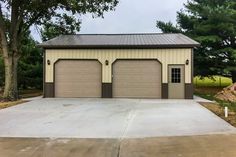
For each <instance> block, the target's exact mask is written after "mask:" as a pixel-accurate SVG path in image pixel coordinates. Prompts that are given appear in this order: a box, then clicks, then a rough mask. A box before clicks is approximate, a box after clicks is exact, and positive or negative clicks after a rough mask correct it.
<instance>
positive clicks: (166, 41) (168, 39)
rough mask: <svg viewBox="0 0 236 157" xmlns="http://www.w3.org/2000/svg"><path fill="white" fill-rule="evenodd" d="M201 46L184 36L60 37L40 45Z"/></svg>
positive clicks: (54, 46) (93, 35)
mask: <svg viewBox="0 0 236 157" xmlns="http://www.w3.org/2000/svg"><path fill="white" fill-rule="evenodd" d="M199 45H200V44H199V43H198V42H196V41H194V40H192V39H190V38H189V37H187V36H185V35H183V34H164V33H159V34H158V33H155V34H77V35H60V36H58V37H56V38H54V39H51V40H49V41H46V42H43V43H42V44H39V46H40V47H43V48H169V47H172V48H178V47H181V48H192V47H196V46H199Z"/></svg>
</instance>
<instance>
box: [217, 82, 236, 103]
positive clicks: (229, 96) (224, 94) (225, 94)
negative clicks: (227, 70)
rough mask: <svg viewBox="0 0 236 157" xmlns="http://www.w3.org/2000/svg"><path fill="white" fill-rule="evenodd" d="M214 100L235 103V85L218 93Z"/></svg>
mask: <svg viewBox="0 0 236 157" xmlns="http://www.w3.org/2000/svg"><path fill="white" fill-rule="evenodd" d="M215 98H216V99H219V100H222V101H229V102H236V83H235V84H233V85H230V86H228V87H226V88H224V89H223V90H222V91H220V92H218V93H217V94H216V95H215Z"/></svg>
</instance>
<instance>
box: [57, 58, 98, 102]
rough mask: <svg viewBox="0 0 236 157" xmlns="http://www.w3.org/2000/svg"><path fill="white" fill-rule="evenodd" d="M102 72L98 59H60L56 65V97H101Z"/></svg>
mask: <svg viewBox="0 0 236 157" xmlns="http://www.w3.org/2000/svg"><path fill="white" fill-rule="evenodd" d="M101 73H102V71H101V64H100V63H99V62H98V61H92V60H91V61H90V60H60V61H58V62H57V63H56V65H55V97H67V98H68V97H69V98H78V97H101V82H102V80H101V79H102V78H101V77H102V76H101V75H102V74H101Z"/></svg>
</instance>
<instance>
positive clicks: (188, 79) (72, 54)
mask: <svg viewBox="0 0 236 157" xmlns="http://www.w3.org/2000/svg"><path fill="white" fill-rule="evenodd" d="M192 53H193V52H192V49H191V48H171V49H47V50H45V54H44V56H45V57H44V59H45V60H44V62H45V67H44V73H45V76H44V96H45V97H54V64H55V63H56V62H57V61H58V60H59V59H95V60H98V61H99V62H100V63H101V64H102V97H112V92H111V91H112V63H114V62H115V61H116V60H117V59H157V60H158V61H159V62H160V63H161V64H162V98H168V65H173V64H174V65H185V68H184V69H185V93H186V94H185V98H187V99H191V98H192V96H193V94H192V93H193V84H192V82H193V80H192V79H193V70H192V65H193V54H192ZM187 60H188V61H189V64H188V65H186V61H187Z"/></svg>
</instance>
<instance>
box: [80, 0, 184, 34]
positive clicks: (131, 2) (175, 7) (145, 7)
mask: <svg viewBox="0 0 236 157" xmlns="http://www.w3.org/2000/svg"><path fill="white" fill-rule="evenodd" d="M186 2H187V0H164V1H163V0H146V1H142V0H120V2H119V4H118V6H117V8H116V10H115V11H110V12H107V13H105V14H104V19H103V18H92V16H91V14H86V15H83V16H82V25H81V32H80V33H146V32H160V30H158V29H157V28H156V20H161V21H166V22H168V21H171V22H174V23H175V21H176V12H177V11H179V10H180V9H181V8H183V4H184V3H186Z"/></svg>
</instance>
